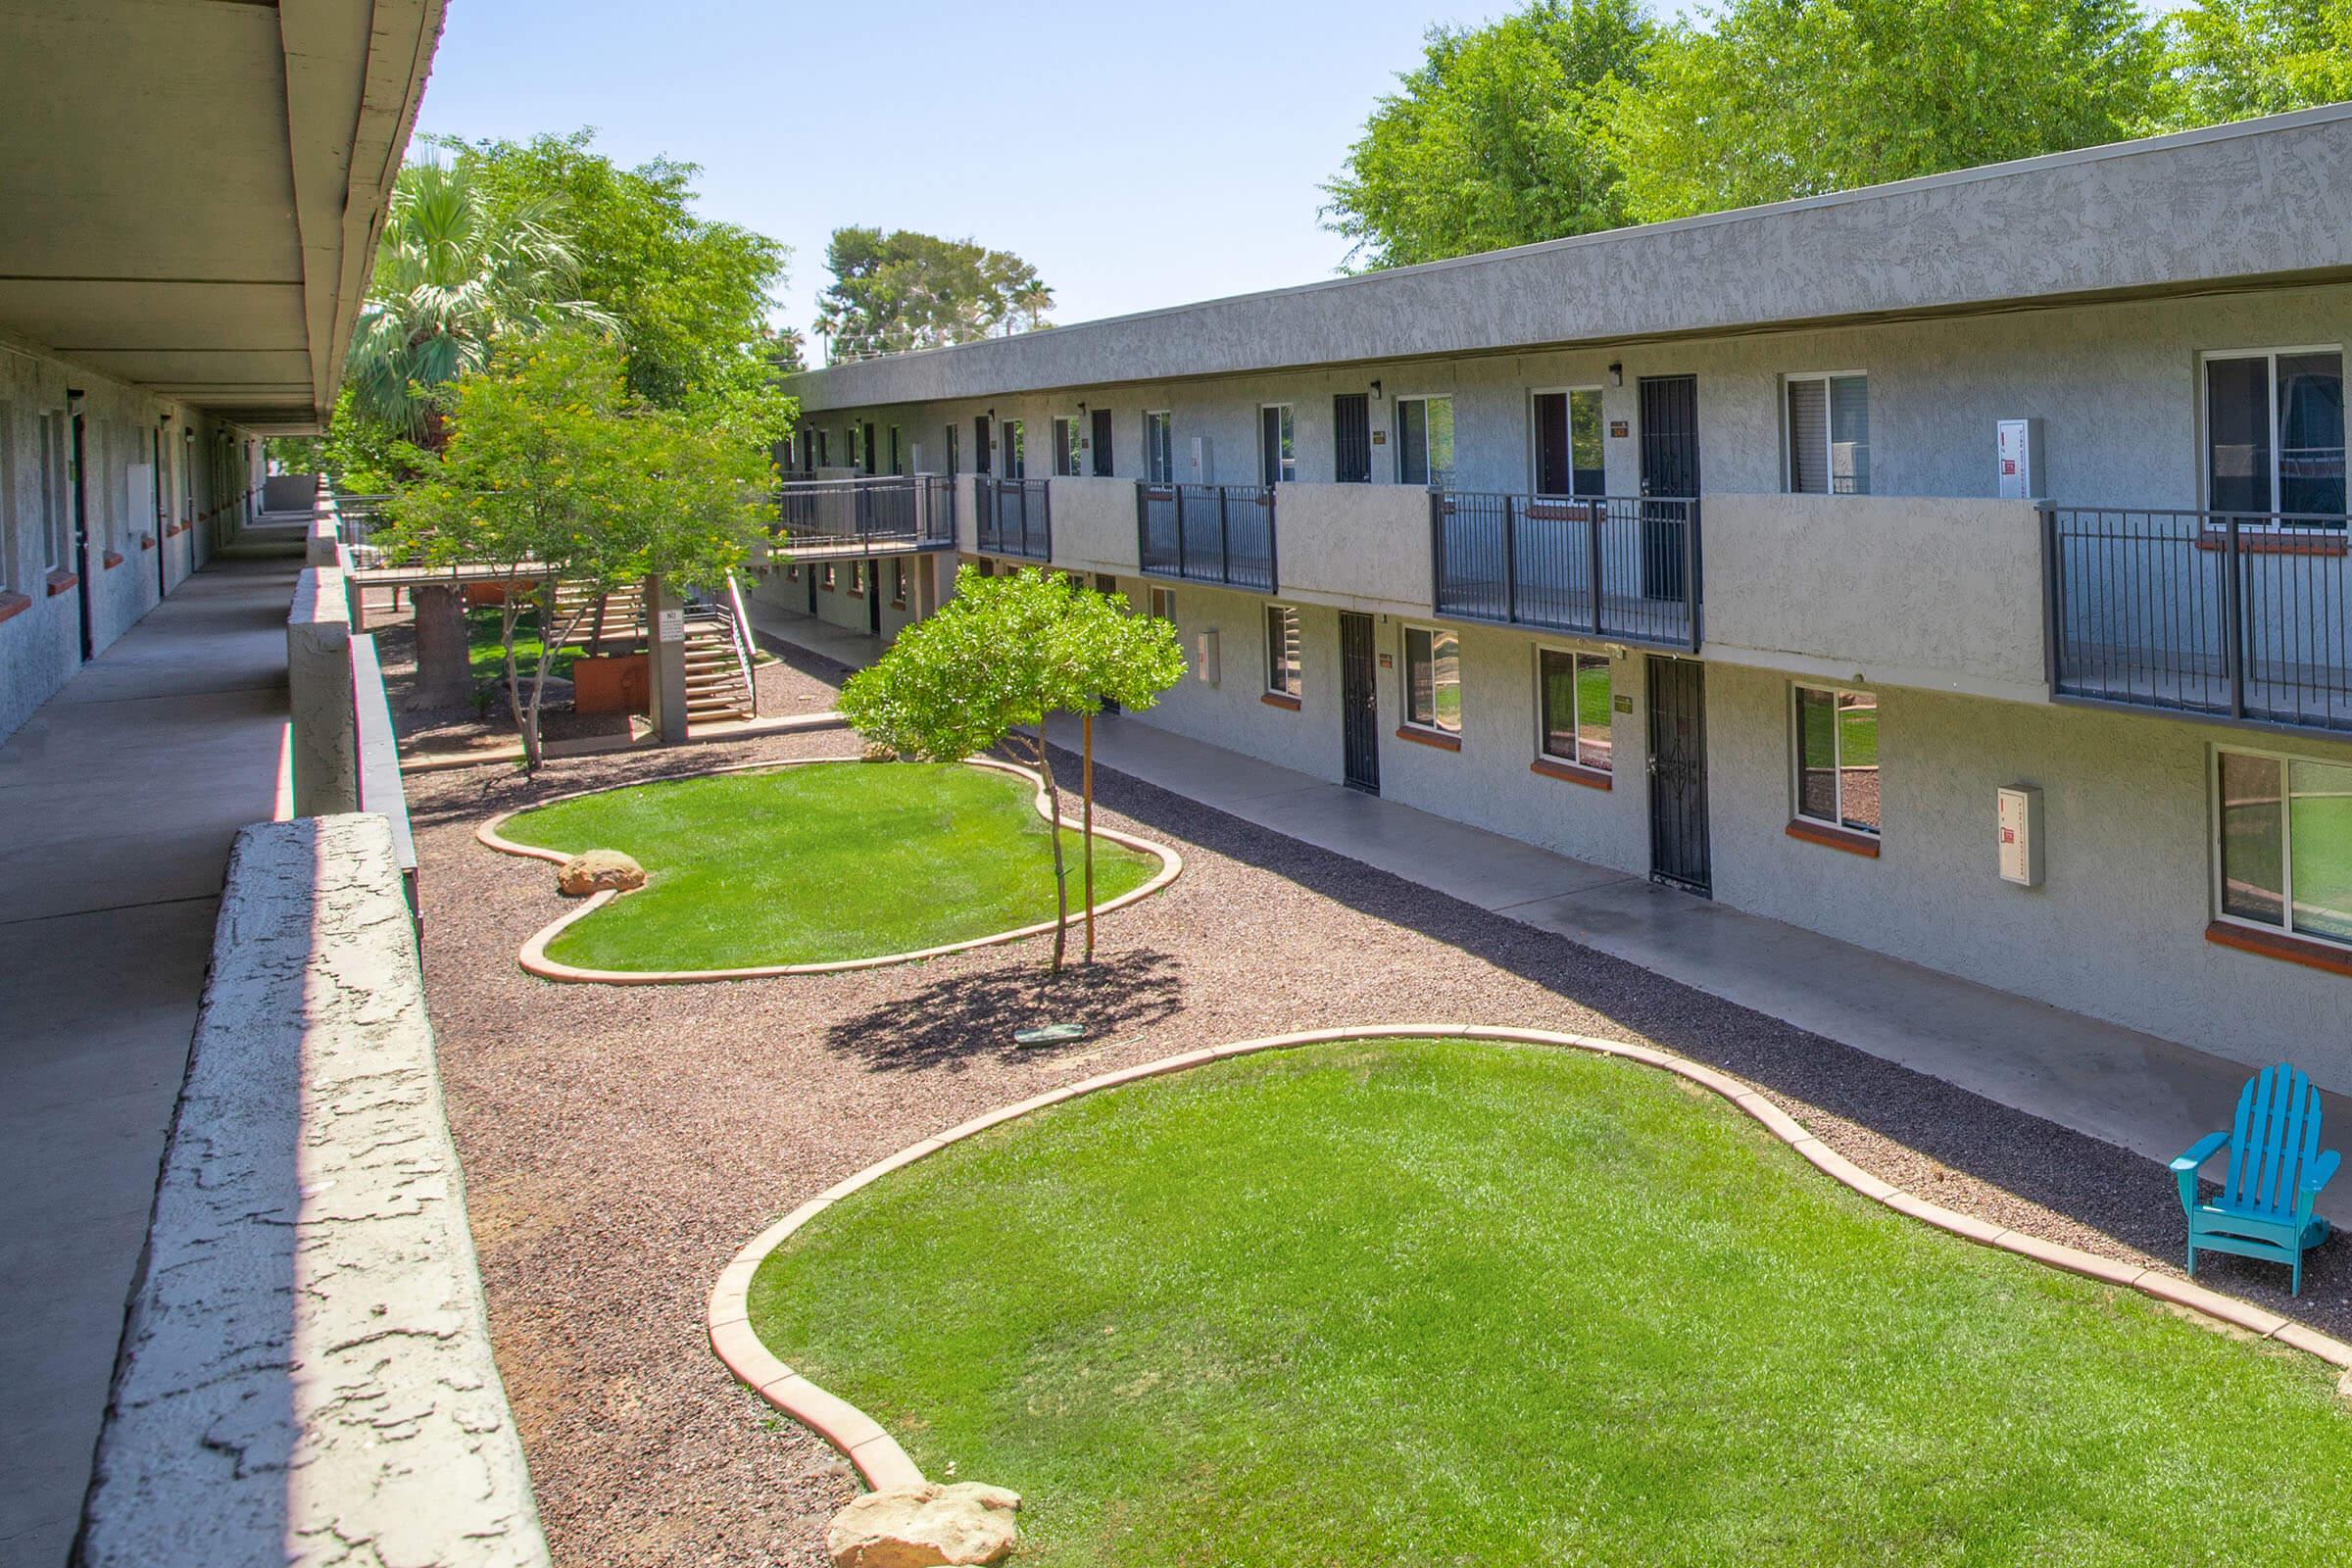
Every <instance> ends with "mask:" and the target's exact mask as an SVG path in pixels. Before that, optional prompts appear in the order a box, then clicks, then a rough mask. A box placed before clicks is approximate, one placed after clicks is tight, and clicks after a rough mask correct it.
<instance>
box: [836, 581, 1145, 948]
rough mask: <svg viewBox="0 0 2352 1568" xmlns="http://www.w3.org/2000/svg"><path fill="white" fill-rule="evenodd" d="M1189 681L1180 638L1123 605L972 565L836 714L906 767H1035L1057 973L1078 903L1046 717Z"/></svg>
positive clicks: (1066, 584)
mask: <svg viewBox="0 0 2352 1568" xmlns="http://www.w3.org/2000/svg"><path fill="white" fill-rule="evenodd" d="M1183 678H1184V654H1183V653H1182V651H1181V650H1179V649H1178V647H1177V645H1176V628H1175V627H1173V626H1171V625H1169V624H1168V622H1167V621H1165V620H1163V619H1159V618H1157V617H1154V616H1144V615H1130V614H1128V613H1127V601H1126V596H1125V595H1123V594H1109V595H1105V594H1101V593H1097V592H1096V591H1094V590H1093V589H1091V588H1086V587H1081V586H1080V585H1079V584H1078V583H1077V582H1075V581H1073V580H1072V579H1071V578H1070V577H1068V576H1066V575H1064V574H1063V573H1060V572H1050V571H1046V570H1044V569H1042V568H1040V567H1036V566H1027V567H1023V568H1022V569H1021V570H1019V571H1016V572H1013V573H1010V574H1009V575H1006V576H1002V577H983V576H981V575H980V574H979V573H978V572H977V571H975V570H973V569H972V568H971V567H970V566H966V567H964V568H963V569H962V570H961V571H959V572H957V573H956V596H955V597H954V598H953V599H950V600H949V601H948V602H947V603H946V604H945V605H943V606H941V607H940V611H939V613H937V614H935V615H933V616H931V617H930V618H928V619H926V620H919V621H916V622H915V623H914V624H913V625H911V626H909V627H907V629H906V630H905V631H902V632H900V633H899V636H898V641H897V642H896V643H894V644H893V645H892V646H891V650H890V652H889V653H887V654H885V655H883V656H882V658H881V660H880V661H879V662H876V663H875V664H874V665H873V666H872V667H870V668H868V669H864V670H861V671H859V672H858V674H856V675H853V676H851V677H850V679H849V682H848V684H847V685H845V686H843V687H842V689H841V704H840V706H841V711H842V715H843V716H844V717H845V718H847V719H848V720H849V721H850V723H851V725H852V726H853V727H854V728H856V730H857V731H858V734H860V735H863V736H864V737H866V738H867V739H868V740H873V741H879V742H881V743H882V744H883V745H886V746H889V747H891V748H892V749H894V750H896V751H898V752H900V753H902V754H903V755H906V756H908V757H915V758H920V759H923V760H930V761H939V762H954V761H960V760H963V759H964V758H967V757H975V756H978V755H980V754H981V753H984V752H989V751H994V750H995V749H997V748H998V747H1000V746H1007V747H1010V748H1012V749H1014V751H1015V753H1016V755H1025V756H1026V757H1027V758H1028V759H1029V760H1032V761H1034V762H1035V763H1036V764H1037V771H1038V777H1039V778H1040V779H1041V780H1042V781H1043V782H1044V784H1045V789H1046V807H1047V815H1048V817H1049V818H1050V819H1051V828H1050V836H1051V837H1052V839H1053V841H1054V963H1053V967H1054V970H1056V971H1058V970H1059V969H1060V968H1061V963H1062V956H1063V952H1064V950H1065V948H1066V946H1067V939H1068V935H1069V919H1070V895H1069V886H1068V867H1067V866H1066V864H1065V863H1064V861H1063V858H1062V853H1061V788H1060V785H1059V784H1058V783H1057V782H1056V780H1055V779H1054V762H1053V759H1052V758H1051V757H1050V756H1049V755H1048V754H1047V751H1046V739H1045V722H1046V717H1047V715H1048V714H1051V713H1081V714H1088V713H1097V712H1100V711H1102V709H1103V699H1104V698H1106V697H1107V698H1109V699H1111V700H1113V701H1115V702H1116V703H1118V704H1119V705H1120V706H1121V707H1123V708H1127V709H1130V710H1133V709H1144V708H1149V707H1151V706H1152V704H1153V703H1155V702H1157V701H1158V700H1159V694H1160V693H1161V692H1164V691H1166V690H1167V689H1168V688H1169V687H1170V686H1173V685H1175V684H1176V683H1177V682H1178V681H1179V680H1182V679H1183ZM1024 727H1026V729H1027V731H1028V732H1027V733H1023V728H1024Z"/></svg>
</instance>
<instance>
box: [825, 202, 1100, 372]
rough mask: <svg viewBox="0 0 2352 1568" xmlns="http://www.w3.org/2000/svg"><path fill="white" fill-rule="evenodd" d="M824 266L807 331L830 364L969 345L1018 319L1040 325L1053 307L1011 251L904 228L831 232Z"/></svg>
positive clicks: (1033, 275) (1045, 290)
mask: <svg viewBox="0 0 2352 1568" xmlns="http://www.w3.org/2000/svg"><path fill="white" fill-rule="evenodd" d="M825 265H826V267H828V268H829V269H831V270H832V273H833V281H832V282H831V283H830V284H829V285H827V286H826V288H825V291H824V293H823V294H822V295H820V296H819V297H818V300H817V316H816V322H815V325H816V332H817V335H818V336H820V337H822V338H824V339H826V340H827V343H828V345H829V352H830V354H831V356H832V357H833V358H841V357H844V356H855V355H860V354H896V353H899V352H902V351H904V350H907V349H924V348H937V347H940V346H942V345H944V344H949V343H968V342H970V341H972V340H973V339H975V338H982V337H986V336H987V335H988V334H989V333H990V332H991V331H993V330H995V329H996V327H997V326H999V325H1000V324H1010V323H1013V322H1015V321H1017V320H1018V319H1020V318H1021V317H1022V316H1024V315H1025V316H1026V317H1027V318H1028V322H1029V324H1030V325H1032V326H1039V325H1043V324H1045V320H1044V313H1045V312H1046V311H1047V310H1048V309H1050V308H1051V307H1052V305H1053V303H1054V291H1053V290H1052V289H1050V288H1048V287H1046V285H1045V284H1044V282H1042V281H1041V280H1040V279H1039V277H1038V275H1037V269H1036V268H1034V267H1031V266H1030V265H1029V264H1028V263H1027V262H1024V261H1022V260H1021V259H1020V258H1019V257H1018V256H1015V255H1013V254H1012V253H1011V252H1009V251H992V250H987V249H984V248H983V247H981V246H980V245H977V244H975V243H973V242H972V241H970V240H968V239H941V238H940V237H939V236H938V235H936V234H922V233H917V232H916V231H914V230H913V229H910V228H900V229H893V230H891V231H890V232H888V233H884V232H883V231H882V230H881V229H878V228H837V229H835V230H834V231H833V240H832V243H831V244H829V245H827V246H826V247H825Z"/></svg>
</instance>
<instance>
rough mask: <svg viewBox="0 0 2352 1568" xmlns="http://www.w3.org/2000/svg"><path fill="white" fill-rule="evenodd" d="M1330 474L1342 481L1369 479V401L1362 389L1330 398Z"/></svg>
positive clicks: (1367, 481)
mask: <svg viewBox="0 0 2352 1568" xmlns="http://www.w3.org/2000/svg"><path fill="white" fill-rule="evenodd" d="M1331 431H1332V436H1331V440H1332V452H1331V471H1332V476H1333V477H1334V478H1335V479H1337V480H1338V481H1339V482H1340V483H1342V484H1370V483H1371V482H1372V404H1371V400H1370V399H1368V398H1366V397H1365V396H1364V394H1363V393H1361V392H1342V393H1340V394H1339V395H1337V396H1336V397H1334V398H1333V399H1332V400H1331Z"/></svg>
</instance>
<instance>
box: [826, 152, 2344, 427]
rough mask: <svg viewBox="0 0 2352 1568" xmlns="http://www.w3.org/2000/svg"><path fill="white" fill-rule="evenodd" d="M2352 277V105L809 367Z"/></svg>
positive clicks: (1087, 374) (968, 380)
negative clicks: (1066, 324)
mask: <svg viewBox="0 0 2352 1568" xmlns="http://www.w3.org/2000/svg"><path fill="white" fill-rule="evenodd" d="M2347 277H2352V105H2335V106H2331V107H2328V108H2325V109H2313V110H2305V111H2302V112H2299V113H2296V114H2291V115H2278V116H2274V117H2272V118H2270V119H2267V120H2257V121H2249V122H2246V123H2241V124H2235V125H2223V126H2216V127H2213V128H2211V129H2206V130H2196V131H2188V132H2183V133H2181V134H2179V135H2172V136H2161V137H2154V138H2150V139H2148V140H2144V141H2132V142H2119V143H2116V144H2114V145H2112V146H2106V147H2093V148H2086V149H2084V150H2082V151H2080V152H2072V153H2059V154H2055V155H2052V156H2050V157H2046V158H2035V159H2029V160H2025V161H2023V162H2019V163H2012V164H1996V165H1992V166H1989V167H1987V168H1984V169H1971V170H1962V171H1959V172H1954V173H1949V174H1936V175H1932V176H1929V177H1927V178H1924V179H1913V180H1905V181H1902V182H1901V183H1898V184H1891V185H1879V186H1873V187H1870V188H1868V189H1864V190H1856V191H1845V192H1840V193H1838V194H1837V195H1834V196H1821V197H1814V198H1811V199H1808V200H1805V201H1795V202H1783V203H1779V204H1777V205H1774V206H1770V207H1753V208H1745V209H1742V210H1740V211H1738V212H1730V213H1715V214H1709V215H1707V216H1705V217H1702V218H1691V219H1683V220H1681V221H1676V222H1671V223H1652V224H1648V225H1645V226H1643V227H1640V228H1625V229H1615V230H1611V231H1609V232H1607V233H1601V234H1584V235H1578V236H1576V237H1574V238H1570V239H1561V240H1551V241H1547V242H1545V243H1544V244H1540V245H1526V246H1521V247H1519V248H1517V249H1514V250H1505V251H1490V252H1487V253H1485V254H1483V255H1477V256H1464V257H1457V258H1455V259H1453V260H1451V261H1445V262H1435V263H1431V264H1429V265H1427V266H1422V267H1408V268H1398V269H1396V270H1392V271H1383V272H1373V273H1368V274H1366V275H1363V276H1360V277H1347V278H1334V279H1329V280H1326V281H1323V282H1318V283H1310V284H1306V285H1304V286H1302V287H1298V288H1289V289H1279V290H1275V291H1272V292H1269V293H1263V294H1245V295H1240V296H1236V297H1234V298H1231V299H1222V300H1211V301H1207V302H1205V303H1202V304H1198V305H1184V306H1178V307H1175V308H1173V309H1169V310H1161V311H1151V312H1146V313H1144V314H1141V315H1136V316H1124V317H1118V318H1114V319H1109V320H1103V321H1092V322H1086V323H1083V324H1080V325H1074V326H1061V327H1054V328H1053V329H1051V330H1047V331H1039V332H1029V333H1023V334H1018V335H1015V336H1012V337H1004V338H991V339H989V340H987V341H985V342H980V343H967V344H963V345H960V346H958V347H956V348H947V349H930V350H924V351H921V352H918V353H911V354H901V355H893V356H890V357H887V358H883V359H876V360H864V361H858V362H856V363H853V364H848V365H840V366H833V367H830V368H825V369H822V370H811V371H808V372H805V373H804V374H802V375H799V376H797V377H794V378H792V379H791V380H790V381H788V382H787V384H786V390H787V391H790V392H792V393H794V394H796V395H797V396H799V397H800V398H801V400H802V405H803V407H804V408H806V409H809V410H812V411H821V410H825V409H845V408H871V407H878V406H881V405H886V404H897V403H921V402H934V401H943V400H951V399H961V398H980V397H996V396H1003V395H1005V394H1008V393H1018V392H1044V391H1057V390H1061V389H1064V388H1076V387H1088V386H1103V385H1110V384H1116V383H1122V382H1140V381H1166V380H1181V379H1189V378H1193V377H1199V376H1206V375H1233V374H1245V373H1249V372H1252V371H1265V370H1281V369H1303V368H1314V367H1321V366H1333V365H1342V364H1348V363H1350V362H1361V361H1395V360H1410V359H1426V358H1446V357H1466V356H1475V355H1486V354H1497V353H1512V352H1522V351H1526V350H1530V349H1538V348H1551V347H1561V346H1570V345H1584V344H1604V343H1614V342H1630V341H1640V340H1647V339H1654V338H1668V337H1687V336H1693V335H1700V334H1707V335H1716V334H1725V333H1740V332H1754V331H1768V330H1779V329H1783V328H1789V327H1795V326H1809V325H1821V324H1830V323H1838V322H1859V321H1865V320H1874V319H1877V320H1885V319H1911V318H1916V317H1922V316H1935V315H1950V314H1957V313H1971V312H1980V311H1988V310H2005V309H2015V308H2018V307H2020V306H2026V305H2050V304H2059V303H2065V302H2089V301H2097V300H2113V299H2128V298H2144V297H2149V296H2154V295H2162V294H2183V293H2196V292H2206V291H2212V290H2216V289H2226V288H2247V287H2261V286H2265V285H2269V284H2277V283H2282V282H2288V281H2299V282H2326V281H2336V280H2342V279H2344V278H2347Z"/></svg>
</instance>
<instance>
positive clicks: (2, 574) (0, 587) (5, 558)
mask: <svg viewBox="0 0 2352 1568" xmlns="http://www.w3.org/2000/svg"><path fill="white" fill-rule="evenodd" d="M16 414H17V411H16V407H15V405H13V404H10V403H0V594H5V593H7V592H9V591H11V590H13V589H15V588H18V587H19V586H20V585H21V581H22V579H21V578H20V576H19V567H20V565H21V558H22V556H23V553H24V539H23V536H22V533H21V531H20V529H19V528H18V521H19V518H18V515H17V447H16V435H17V417H16Z"/></svg>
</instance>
